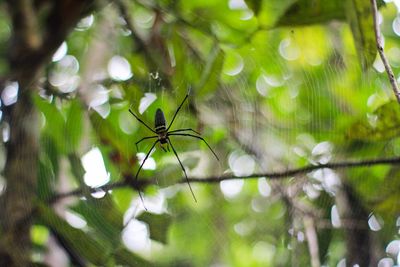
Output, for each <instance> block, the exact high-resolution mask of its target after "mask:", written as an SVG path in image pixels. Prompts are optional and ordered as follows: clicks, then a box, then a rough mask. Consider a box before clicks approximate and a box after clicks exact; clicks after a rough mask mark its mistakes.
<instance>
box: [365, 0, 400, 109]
mask: <svg viewBox="0 0 400 267" xmlns="http://www.w3.org/2000/svg"><path fill="white" fill-rule="evenodd" d="M371 7H372V15H373V18H374V29H375V39H376V46H377V48H378V52H379V56H380V57H381V59H382V62H383V65H384V66H385V70H386V73H387V75H388V76H389V81H390V84H391V85H392V89H393V93H394V95H395V96H396V99H397V102H399V104H400V91H399V87H398V85H397V81H396V78H395V76H394V74H393V70H392V68H391V67H390V65H389V61H388V59H387V58H386V56H385V53H384V52H383V43H382V34H381V31H380V29H379V23H378V7H377V5H376V0H371Z"/></svg>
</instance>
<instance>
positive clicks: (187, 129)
mask: <svg viewBox="0 0 400 267" xmlns="http://www.w3.org/2000/svg"><path fill="white" fill-rule="evenodd" d="M186 131H191V132H194V133H195V134H198V135H201V134H200V133H199V132H197V131H195V130H193V129H191V128H186V129H178V130H173V131H169V133H179V132H186Z"/></svg>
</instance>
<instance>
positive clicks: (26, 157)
mask: <svg viewBox="0 0 400 267" xmlns="http://www.w3.org/2000/svg"><path fill="white" fill-rule="evenodd" d="M7 2H8V10H9V14H10V18H11V21H12V27H13V28H12V35H11V38H10V40H9V49H8V51H7V56H8V62H9V73H8V75H7V77H5V78H3V79H2V80H3V84H2V85H1V87H4V83H5V82H7V81H16V82H18V85H19V93H18V100H17V102H16V103H15V104H13V105H11V106H9V107H6V108H5V110H4V120H5V121H6V122H7V123H8V124H9V126H10V139H9V140H8V142H7V144H6V150H7V151H6V156H7V160H6V165H5V169H4V175H5V179H6V191H5V192H4V194H3V195H2V196H1V199H0V266H7V267H12V266H18V267H24V266H30V265H31V264H30V257H31V241H30V228H31V226H32V221H33V218H32V212H33V210H34V209H35V198H36V185H37V161H38V158H39V132H38V129H39V126H38V123H37V122H38V120H37V111H36V109H35V106H34V104H33V99H32V96H33V94H34V93H35V90H34V88H35V82H36V79H37V77H38V74H39V73H40V71H41V69H42V68H43V66H44V65H45V64H46V63H47V62H48V61H49V60H50V58H51V56H52V55H53V53H54V52H55V51H56V49H57V48H58V47H59V46H60V45H61V43H62V42H63V41H64V40H65V38H66V37H67V35H68V33H69V32H70V31H71V29H73V27H74V26H75V25H76V23H77V22H78V21H79V20H80V19H81V18H82V17H83V16H85V15H87V14H88V12H90V11H91V10H92V8H93V2H94V0H58V1H49V0H42V1H34V0H8V1H7ZM43 10H45V12H43ZM2 89H3V88H1V90H2Z"/></svg>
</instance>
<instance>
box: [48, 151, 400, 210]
mask: <svg viewBox="0 0 400 267" xmlns="http://www.w3.org/2000/svg"><path fill="white" fill-rule="evenodd" d="M396 164H399V165H400V157H395V158H385V159H371V160H359V161H344V162H336V163H327V164H320V165H308V166H305V167H302V168H298V169H292V170H286V171H279V172H269V173H268V172H267V173H256V174H251V175H242V176H234V175H233V174H226V175H222V176H209V177H203V178H190V177H189V178H188V180H189V182H191V183H219V182H221V181H226V180H247V179H258V178H262V177H264V178H267V179H283V178H287V177H294V176H297V175H301V174H306V173H309V172H311V171H315V170H319V169H325V168H328V169H345V168H346V169H351V168H358V167H369V166H375V165H396ZM154 181H155V179H149V180H142V181H140V182H139V181H138V184H137V185H133V187H134V188H143V187H145V186H146V185H149V184H154ZM186 182H187V180H186V179H185V178H183V179H181V180H180V181H178V183H180V184H182V183H186ZM128 186H132V184H130V183H128V182H125V181H118V182H114V183H109V184H106V185H103V186H99V187H96V188H91V189H90V192H91V193H96V192H101V191H103V192H107V191H109V190H113V189H117V188H124V187H128ZM83 192H84V190H83V189H82V188H77V189H75V190H72V191H69V192H65V193H58V194H56V195H54V196H53V197H52V198H51V199H50V200H49V202H51V203H54V202H56V201H58V200H60V199H62V198H66V197H73V196H82V195H83Z"/></svg>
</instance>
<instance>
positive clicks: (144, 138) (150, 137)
mask: <svg viewBox="0 0 400 267" xmlns="http://www.w3.org/2000/svg"><path fill="white" fill-rule="evenodd" d="M157 137H158V136H157V135H154V136H148V137H143V138H142V139H140V140H139V141H137V142H136V143H135V145H136V150H139V148H138V144H139V143H140V142H142V141H143V140H146V139H152V138H157Z"/></svg>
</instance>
